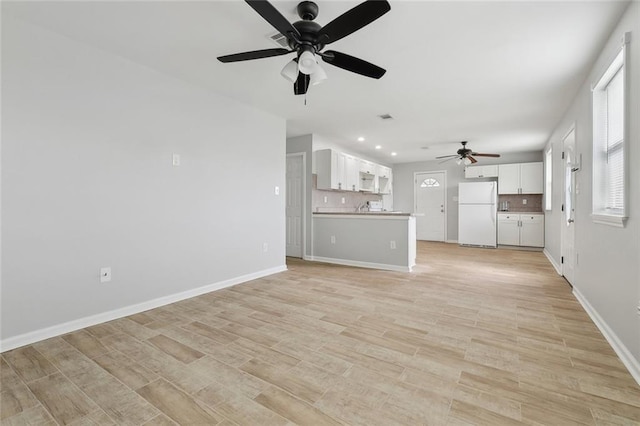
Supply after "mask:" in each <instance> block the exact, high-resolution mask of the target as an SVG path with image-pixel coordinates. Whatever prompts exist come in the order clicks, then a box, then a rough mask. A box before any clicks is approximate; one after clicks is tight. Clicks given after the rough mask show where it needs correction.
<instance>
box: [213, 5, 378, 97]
mask: <svg viewBox="0 0 640 426" xmlns="http://www.w3.org/2000/svg"><path fill="white" fill-rule="evenodd" d="M245 2H246V3H247V4H248V5H249V6H251V8H253V9H254V10H255V11H256V12H257V13H258V14H259V15H260V16H262V18H263V19H264V20H265V21H267V22H268V23H269V24H271V26H273V27H274V28H275V29H276V30H278V32H279V33H280V34H282V35H283V36H284V37H285V38H286V39H287V44H288V45H289V48H290V50H287V49H284V48H276V49H263V50H254V51H250V52H243V53H235V54H232V55H224V56H219V57H218V60H219V61H220V62H223V63H228V62H240V61H248V60H253V59H261V58H269V57H273V56H281V55H286V54H289V53H294V52H295V53H296V54H297V58H296V59H294V60H293V61H291V62H289V63H287V64H286V65H285V67H284V68H283V69H282V71H281V74H282V76H283V77H284V78H286V79H287V80H289V81H291V82H293V92H294V93H295V94H296V95H303V94H306V93H307V90H308V89H309V86H310V85H317V84H319V83H321V82H322V81H324V80H326V79H327V74H326V72H325V71H324V70H323V69H322V67H321V66H320V64H319V63H318V61H319V58H322V59H323V61H324V62H326V63H328V64H330V65H333V66H335V67H338V68H342V69H344V70H346V71H350V72H353V73H356V74H360V75H363V76H365V77H370V78H374V79H379V78H381V77H382V76H383V75H384V74H385V72H386V70H384V69H383V68H380V67H379V66H377V65H374V64H371V63H369V62H367V61H364V60H362V59H359V58H356V57H353V56H350V55H347V54H345V53H341V52H336V51H332V50H328V51H326V52H322V49H324V47H325V46H326V45H327V44H330V43H333V42H335V41H338V40H340V39H341V38H344V37H346V36H348V35H350V34H352V33H354V32H356V31H358V30H359V29H361V28H362V27H364V26H366V25H369V24H370V23H372V22H373V21H375V20H376V19H378V18H380V17H381V16H382V15H384V14H385V13H387V12H388V11H389V10H391V6H390V5H389V2H388V1H387V0H366V1H365V2H364V3H360V4H359V5H357V6H356V7H354V8H352V9H350V10H348V11H347V12H345V13H343V14H342V15H340V16H338V17H337V18H336V19H334V20H333V21H331V22H329V23H328V24H327V25H325V26H324V27H323V26H320V25H319V24H318V23H316V22H313V20H314V19H315V18H316V17H317V16H318V11H319V9H318V5H317V4H316V3H314V2H312V1H303V2H301V3H299V4H298V7H297V12H298V15H299V16H300V18H301V19H302V20H301V21H297V22H294V23H290V22H289V21H288V20H287V19H286V18H285V17H284V16H282V14H281V13H280V12H278V10H277V9H276V8H275V7H274V6H273V5H272V4H271V3H269V2H268V1H267V0H245Z"/></svg>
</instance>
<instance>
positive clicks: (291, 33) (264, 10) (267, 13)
mask: <svg viewBox="0 0 640 426" xmlns="http://www.w3.org/2000/svg"><path fill="white" fill-rule="evenodd" d="M245 1H246V2H247V4H248V5H249V6H251V7H252V8H253V10H255V11H256V12H258V14H259V15H260V16H262V17H263V18H264V20H265V21H267V22H268V23H270V24H271V26H272V27H273V28H275V29H276V30H278V31H279V32H280V34H282V35H283V36H285V37H286V38H287V39H291V38H293V39H298V40H299V39H300V33H299V32H298V30H297V29H296V28H295V27H294V26H293V25H291V22H289V21H287V18H285V17H284V16H282V14H281V13H280V12H278V9H276V8H275V7H274V6H273V5H272V4H271V3H269V2H268V1H266V0H245Z"/></svg>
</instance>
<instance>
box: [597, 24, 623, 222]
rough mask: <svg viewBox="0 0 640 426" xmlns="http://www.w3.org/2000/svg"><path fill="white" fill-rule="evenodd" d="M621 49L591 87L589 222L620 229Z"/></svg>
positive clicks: (621, 148)
mask: <svg viewBox="0 0 640 426" xmlns="http://www.w3.org/2000/svg"><path fill="white" fill-rule="evenodd" d="M629 38H630V37H628V35H625V37H624V41H625V43H624V44H623V47H622V48H621V49H620V51H619V53H618V54H617V55H616V57H615V59H614V60H613V61H612V62H611V64H610V65H609V67H608V68H607V70H606V71H605V72H604V74H603V75H602V77H601V78H600V80H598V82H597V83H596V84H595V85H594V87H593V220H594V222H597V223H603V224H607V225H614V226H624V220H625V219H626V218H627V197H626V194H627V191H628V188H627V182H628V181H627V175H628V170H627V166H626V160H625V156H626V155H627V154H626V146H627V135H626V130H625V129H626V122H627V119H626V118H627V113H626V97H627V87H626V86H627V85H626V81H625V76H626V69H625V57H626V46H627V43H628V40H629Z"/></svg>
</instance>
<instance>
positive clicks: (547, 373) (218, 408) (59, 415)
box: [0, 242, 640, 426]
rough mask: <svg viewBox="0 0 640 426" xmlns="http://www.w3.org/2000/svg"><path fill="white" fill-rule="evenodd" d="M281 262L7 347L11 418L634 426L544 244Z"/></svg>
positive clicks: (631, 404) (630, 408)
mask: <svg viewBox="0 0 640 426" xmlns="http://www.w3.org/2000/svg"><path fill="white" fill-rule="evenodd" d="M288 267H289V271H287V272H283V273H280V274H277V275H274V276H270V277H266V278H263V279H258V280H255V281H251V282H248V283H245V284H241V285H238V286H235V287H232V288H229V289H226V290H222V291H218V292H214V293H209V294H206V295H203V296H200V297H196V298H193V299H189V300H185V301H182V302H179V303H175V304H172V305H169V306H165V307H162V308H158V309H154V310H151V311H147V312H144V313H140V314H136V315H132V316H130V317H127V318H122V319H119V320H116V321H112V322H109V323H105V324H100V325H96V326H93V327H88V328H86V329H84V330H79V331H76V332H73V333H69V334H67V335H64V336H60V337H56V338H52V339H49V340H46V341H42V342H38V343H35V344H33V345H29V346H26V347H23V348H19V349H15V350H13V351H9V352H6V353H4V354H2V357H1V359H0V373H1V388H0V404H1V405H0V409H1V415H0V422H1V424H2V425H26V424H42V425H47V424H51V425H55V424H61V425H62V424H69V425H90V424H94V425H95V424H97V425H107V424H131V425H172V424H183V425H198V424H199V425H209V424H210V425H216V424H218V425H234V424H237V425H292V424H300V425H313V426H316V425H339V424H348V425H385V426H389V425H427V424H428V425H474V424H475V425H479V424H481V425H503V424H509V425H510V424H528V425H572V424H579V425H631V424H635V425H638V424H640V387H639V386H638V385H637V384H636V383H635V382H634V380H633V379H632V377H631V376H630V374H629V373H628V372H627V370H626V369H625V368H624V366H623V365H622V363H621V362H620V360H619V359H618V358H617V357H616V355H615V353H614V352H613V350H612V349H611V348H610V347H609V345H608V344H607V342H606V341H605V339H604V338H603V337H602V335H601V334H600V332H599V331H598V329H597V328H596V327H595V325H594V324H593V323H592V322H591V321H590V319H589V317H588V316H587V314H586V313H585V312H584V311H583V310H582V308H581V307H580V305H579V304H578V302H577V301H576V300H575V299H574V297H573V296H572V294H571V289H570V287H569V285H568V284H567V283H566V282H565V281H564V280H563V279H562V278H560V277H558V276H557V274H556V273H555V271H554V270H553V269H552V267H551V265H550V264H549V263H548V261H547V259H546V258H545V257H544V255H543V254H542V253H540V252H532V251H516V250H490V249H473V248H461V247H458V246H457V245H452V244H439V243H425V242H419V245H418V266H417V267H416V270H415V271H414V272H413V273H398V272H388V271H375V270H368V269H358V268H349V267H341V266H335V265H325V264H319V263H310V262H304V261H301V260H297V259H288Z"/></svg>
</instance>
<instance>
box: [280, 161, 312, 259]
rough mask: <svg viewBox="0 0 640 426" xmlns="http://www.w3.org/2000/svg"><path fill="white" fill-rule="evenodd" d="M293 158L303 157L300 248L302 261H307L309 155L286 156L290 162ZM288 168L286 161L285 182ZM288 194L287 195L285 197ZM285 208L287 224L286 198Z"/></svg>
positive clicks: (285, 238)
mask: <svg viewBox="0 0 640 426" xmlns="http://www.w3.org/2000/svg"><path fill="white" fill-rule="evenodd" d="M292 157H301V159H302V185H300V188H301V192H302V197H301V198H302V201H301V203H300V206H301V207H300V209H301V212H300V213H301V215H300V216H301V217H302V223H301V227H302V232H300V238H301V241H300V247H301V248H302V259H307V258H308V255H307V213H308V212H307V153H306V152H294V153H291V154H287V155H286V160H288V159H289V158H292ZM286 174H287V167H286V161H285V182H286V179H287V176H286ZM285 190H286V185H285ZM286 195H287V194H286V193H285V196H286ZM284 206H285V213H284V214H285V222H286V215H287V212H286V208H287V200H286V198H285V202H284ZM286 232H287V231H286V228H285V237H284V241H285V257H286V254H287V250H286V245H287V236H286Z"/></svg>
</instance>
